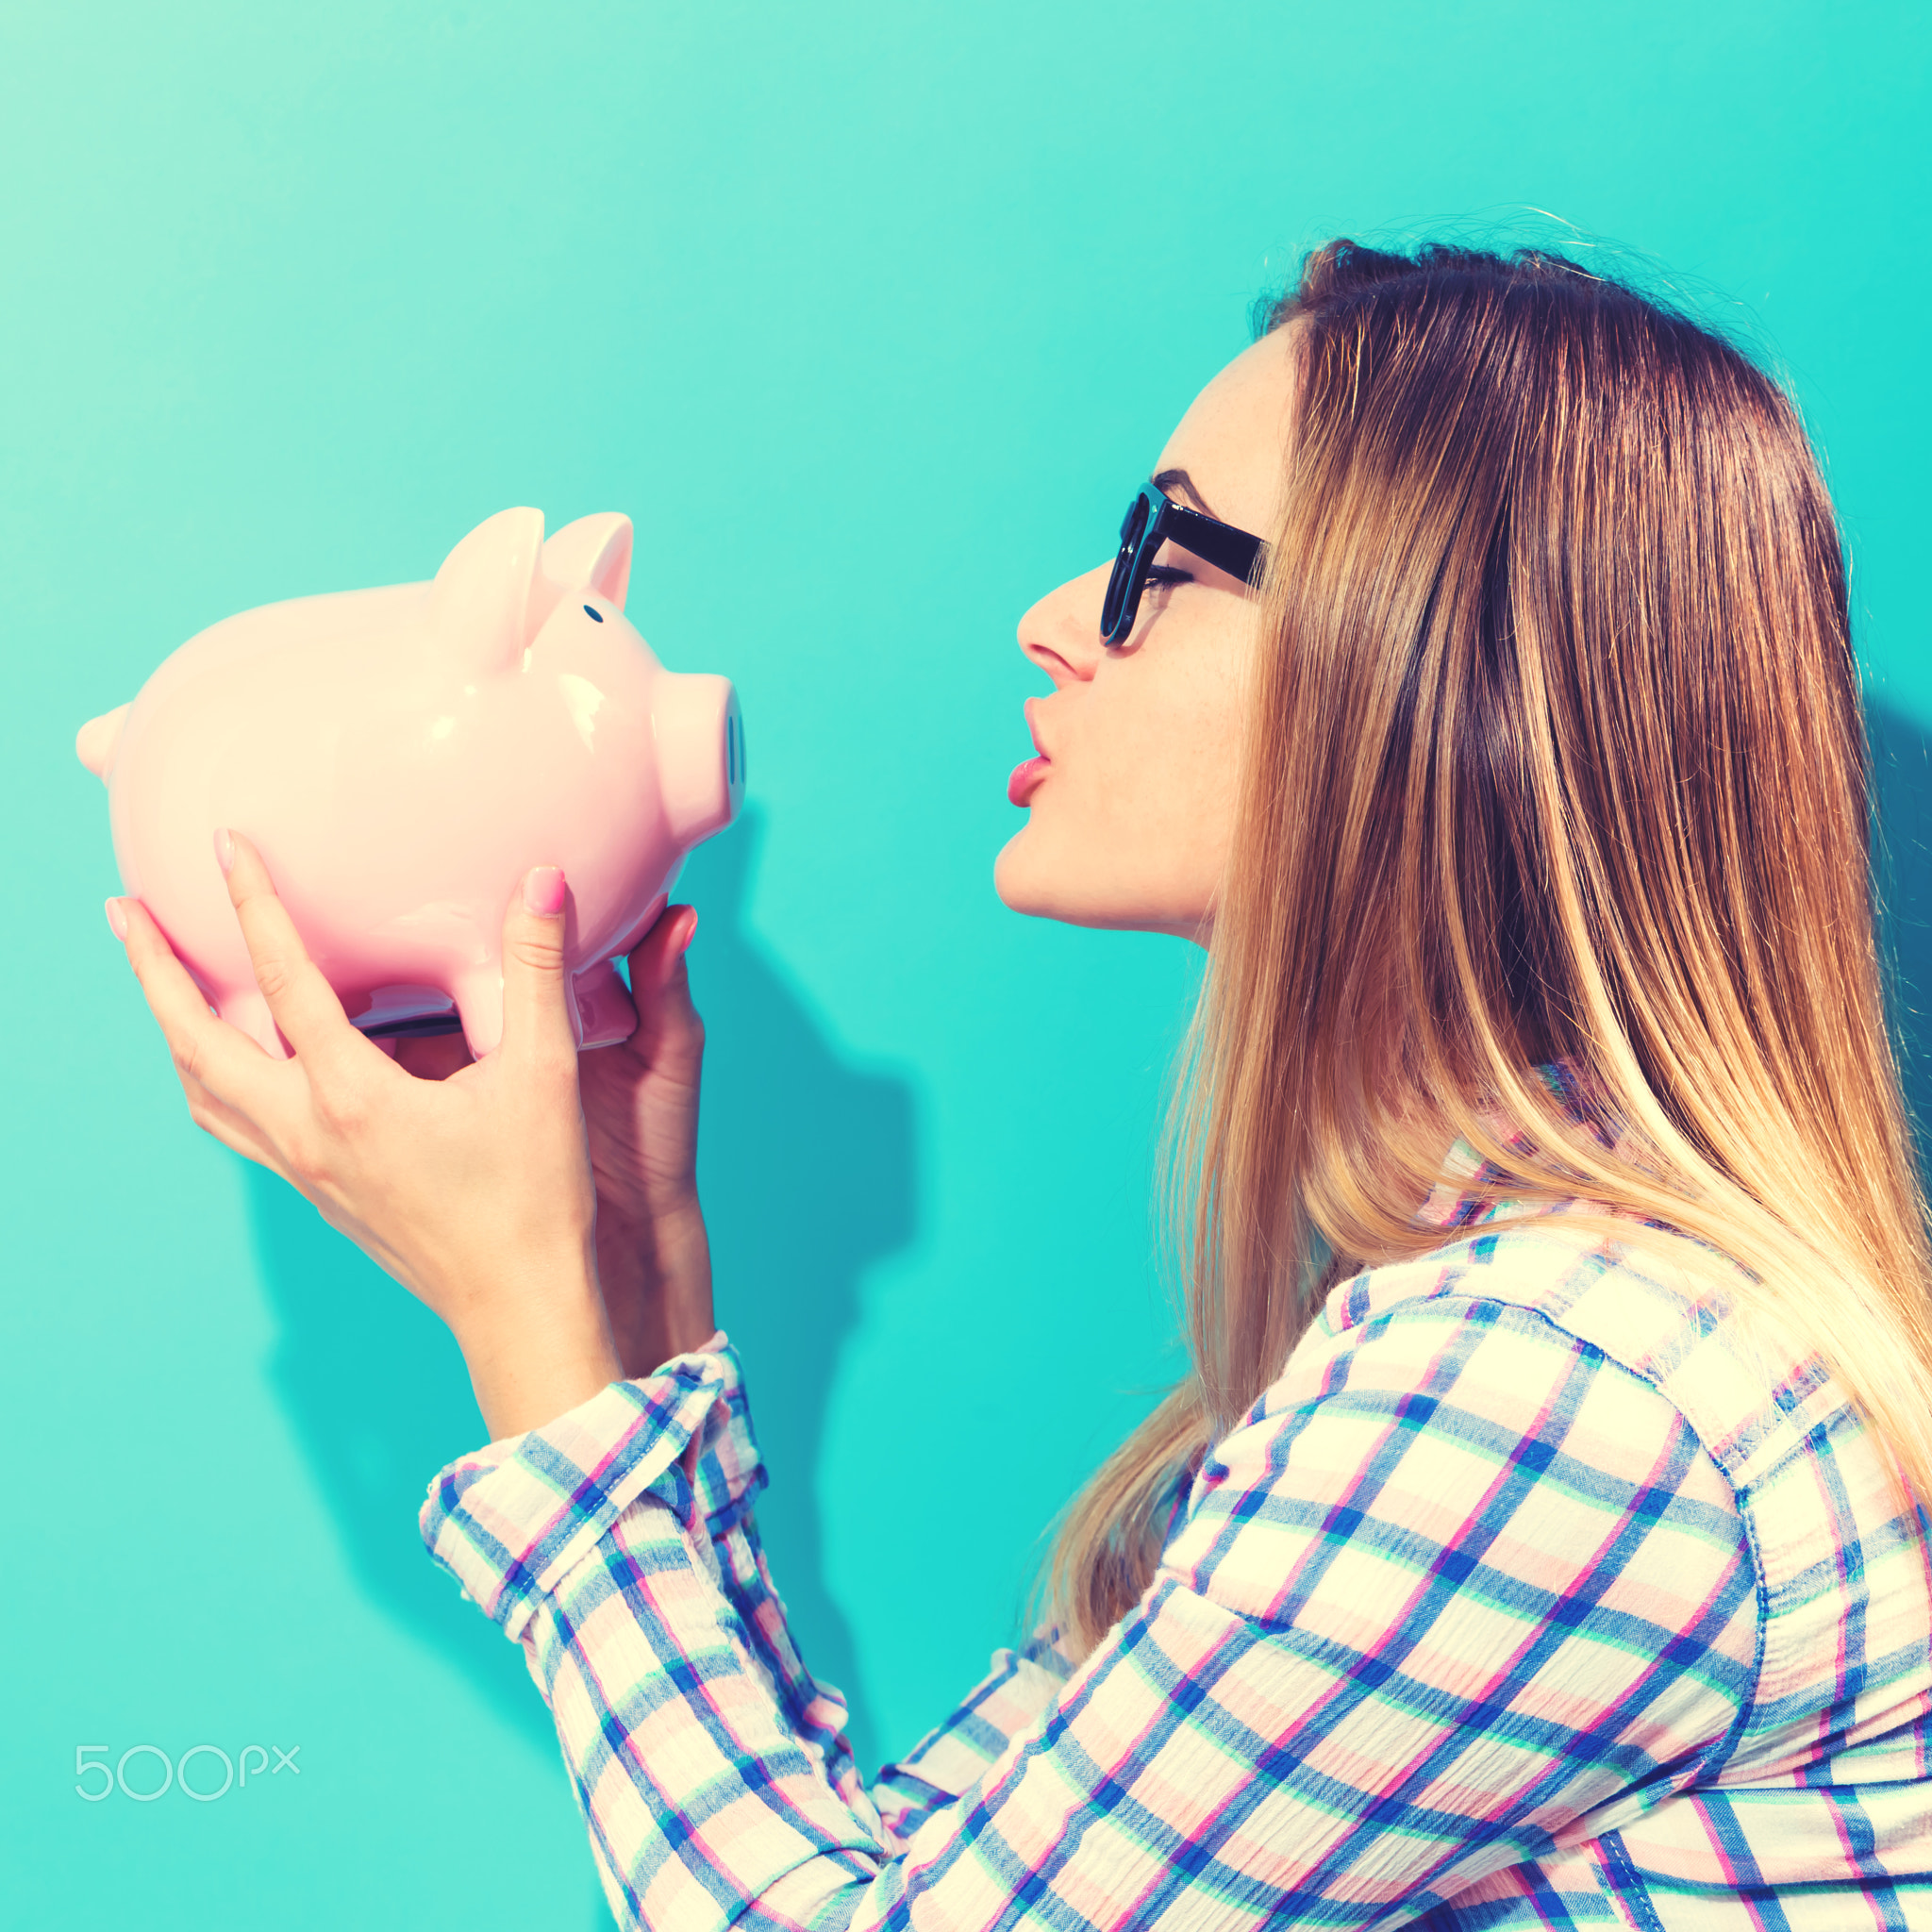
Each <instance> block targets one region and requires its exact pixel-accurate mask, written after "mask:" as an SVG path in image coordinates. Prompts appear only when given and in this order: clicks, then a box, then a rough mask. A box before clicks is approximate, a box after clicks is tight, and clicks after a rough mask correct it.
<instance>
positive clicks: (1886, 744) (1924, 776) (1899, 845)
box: [1866, 702, 1932, 1178]
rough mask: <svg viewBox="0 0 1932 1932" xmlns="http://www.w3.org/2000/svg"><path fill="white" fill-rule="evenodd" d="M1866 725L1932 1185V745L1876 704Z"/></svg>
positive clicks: (1902, 1008) (1901, 997) (1898, 1022)
mask: <svg viewBox="0 0 1932 1932" xmlns="http://www.w3.org/2000/svg"><path fill="white" fill-rule="evenodd" d="M1866 722H1867V725H1868V727H1869V730H1870V735H1871V740H1872V764H1873V776H1874V790H1875V791H1876V794H1877V805H1878V839H1877V841H1876V850H1875V855H1874V856H1875V858H1876V860H1877V866H1876V871H1877V884H1878V894H1879V902H1880V908H1881V910H1880V917H1879V935H1880V940H1881V943H1882V946H1883V948H1884V950H1885V952H1886V953H1887V954H1889V955H1890V958H1891V960H1892V961H1893V962H1894V964H1895V967H1896V971H1897V979H1896V985H1895V989H1894V991H1895V1004H1894V1007H1893V1011H1892V1023H1893V1032H1894V1037H1895V1038H1896V1040H1897V1041H1898V1046H1899V1066H1900V1072H1901V1074H1902V1075H1903V1082H1902V1084H1903V1086H1904V1088H1905V1096H1906V1107H1907V1111H1908V1112H1909V1114H1910V1115H1911V1118H1912V1120H1913V1122H1914V1124H1916V1126H1917V1129H1918V1139H1919V1161H1920V1168H1921V1171H1922V1172H1924V1173H1926V1174H1927V1175H1928V1178H1932V741H1928V740H1927V737H1926V734H1925V732H1924V730H1923V729H1922V728H1921V726H1920V725H1919V724H1917V723H1915V722H1914V721H1913V720H1912V719H1910V718H1908V717H1907V716H1906V715H1905V714H1904V713H1903V712H1901V711H1896V710H1894V709H1892V708H1891V707H1890V706H1889V705H1885V704H1880V703H1877V702H1871V703H1869V704H1868V708H1867V711H1866Z"/></svg>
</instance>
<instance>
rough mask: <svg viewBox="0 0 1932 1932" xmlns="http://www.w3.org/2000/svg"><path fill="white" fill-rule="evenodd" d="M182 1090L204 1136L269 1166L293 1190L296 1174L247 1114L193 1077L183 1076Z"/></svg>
mask: <svg viewBox="0 0 1932 1932" xmlns="http://www.w3.org/2000/svg"><path fill="white" fill-rule="evenodd" d="M181 1091H182V1092H183V1093H184V1094H186V1095H187V1097H188V1116H189V1118H190V1119H191V1120H192V1121H193V1123H194V1124H195V1125H196V1126H197V1127H199V1128H201V1129H202V1131H203V1132H204V1133H206V1134H209V1135H212V1136H213V1138H214V1139H215V1140H217V1141H220V1142H221V1143H222V1145H223V1146H224V1147H225V1148H227V1149H228V1151H229V1152H230V1153H231V1154H239V1155H241V1156H242V1158H243V1159H244V1160H252V1161H254V1162H255V1164H256V1165H257V1166H258V1167H265V1168H267V1169H268V1171H269V1172H270V1173H271V1174H279V1175H280V1176H281V1177H282V1179H283V1180H285V1181H287V1182H288V1183H289V1185H290V1186H291V1187H294V1186H295V1185H296V1183H295V1180H294V1177H293V1175H291V1174H290V1172H289V1170H288V1169H287V1167H285V1166H284V1165H283V1164H282V1161H281V1160H280V1158H278V1157H277V1155H276V1153H275V1149H274V1148H273V1147H271V1146H270V1145H269V1143H268V1142H267V1141H265V1140H264V1139H263V1138H262V1136H261V1134H260V1133H259V1132H258V1129H257V1127H256V1125H255V1123H254V1122H253V1121H251V1120H250V1119H249V1118H248V1117H247V1116H246V1115H245V1114H242V1113H238V1112H236V1110H235V1109H234V1108H232V1107H230V1106H229V1105H228V1104H227V1103H226V1102H225V1100H222V1099H220V1098H219V1097H218V1096H217V1095H215V1094H214V1093H212V1092H210V1091H208V1088H207V1087H206V1086H204V1085H203V1084H202V1082H201V1081H199V1080H197V1079H196V1078H195V1077H194V1075H193V1074H190V1073H186V1072H183V1073H182V1074H181Z"/></svg>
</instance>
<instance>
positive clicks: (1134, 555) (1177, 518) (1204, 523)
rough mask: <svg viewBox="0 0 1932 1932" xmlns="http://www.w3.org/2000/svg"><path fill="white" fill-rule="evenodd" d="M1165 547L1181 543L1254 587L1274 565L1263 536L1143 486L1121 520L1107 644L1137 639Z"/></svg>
mask: <svg viewBox="0 0 1932 1932" xmlns="http://www.w3.org/2000/svg"><path fill="white" fill-rule="evenodd" d="M1163 543H1177V544H1179V545H1180V547H1181V548H1182V549H1183V550H1185V551H1187V552H1188V553H1189V554H1190V555H1191V556H1194V557H1199V558H1205V559H1206V560H1207V561H1208V563H1211V564H1212V565H1214V567H1215V568H1216V569H1217V570H1224V571H1225V572H1226V573H1227V574H1228V575H1229V576H1232V577H1240V578H1241V579H1242V581H1243V582H1245V583H1249V584H1252V583H1254V582H1256V581H1257V579H1258V578H1259V576H1260V575H1261V571H1262V567H1263V566H1264V565H1265V564H1266V562H1267V561H1268V546H1267V544H1266V543H1264V542H1263V541H1261V539H1260V538H1258V537H1251V536H1250V535H1249V534H1248V533H1247V531H1245V530H1237V529H1236V528H1235V526H1234V525H1232V524H1224V523H1218V522H1217V521H1216V520H1215V519H1214V518H1213V517H1208V516H1203V515H1202V514H1201V512H1200V511H1199V510H1197V509H1189V508H1186V507H1185V506H1184V505H1182V504H1178V503H1176V502H1174V499H1173V497H1171V496H1169V495H1168V494H1167V492H1166V491H1163V490H1159V489H1157V488H1156V487H1155V485H1153V484H1152V483H1143V484H1141V488H1140V490H1139V491H1137V492H1136V493H1135V496H1134V500H1133V502H1132V503H1130V504H1129V505H1128V506H1127V513H1126V515H1125V516H1124V517H1123V518H1122V519H1121V548H1120V555H1119V556H1118V557H1116V558H1114V560H1113V575H1112V576H1110V577H1109V578H1108V580H1107V595H1106V597H1105V598H1104V599H1103V600H1102V602H1101V606H1100V641H1101V642H1102V643H1103V644H1106V645H1108V646H1109V647H1113V646H1117V645H1120V644H1124V643H1125V642H1126V641H1127V639H1128V638H1129V637H1130V636H1131V635H1132V633H1133V629H1134V619H1135V617H1136V616H1138V615H1139V613H1140V609H1141V591H1143V590H1145V589H1146V587H1147V573H1148V572H1149V571H1150V570H1151V569H1152V568H1153V564H1154V558H1155V555H1156V553H1157V552H1158V550H1159V548H1160V546H1161V545H1162V544H1163Z"/></svg>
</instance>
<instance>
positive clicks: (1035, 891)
mask: <svg viewBox="0 0 1932 1932" xmlns="http://www.w3.org/2000/svg"><path fill="white" fill-rule="evenodd" d="M1027 831H1028V827H1026V826H1024V825H1023V826H1022V827H1021V828H1020V830H1019V831H1018V832H1016V833H1015V834H1014V835H1013V836H1012V838H1010V839H1008V841H1007V842H1006V844H1005V845H1004V846H1002V847H1001V848H1000V856H999V858H996V859H995V860H994V861H993V869H992V883H993V890H994V891H996V892H997V893H998V894H999V895H1000V901H1001V903H1002V904H1003V905H1005V906H1006V907H1007V908H1008V909H1009V910H1011V911H1014V912H1024V914H1025V915H1026V916H1027V917H1028V918H1029V919H1057V920H1058V921H1060V922H1061V924H1066V925H1090V926H1097V927H1101V928H1103V929H1105V930H1107V931H1109V932H1157V933H1169V934H1173V935H1174V936H1175V937H1176V938H1181V939H1195V940H1199V941H1201V942H1202V943H1203V944H1205V943H1206V942H1207V924H1206V921H1205V920H1204V919H1202V918H1200V917H1198V916H1196V915H1194V914H1192V913H1183V912H1182V911H1180V910H1178V909H1176V908H1172V907H1169V906H1167V905H1165V904H1152V903H1144V904H1143V903H1142V902H1141V901H1140V900H1139V899H1131V898H1129V897H1127V896H1124V895H1122V894H1120V893H1118V892H1098V891H1095V890H1094V881H1092V880H1091V879H1082V878H1078V877H1073V876H1070V875H1069V872H1070V868H1068V867H1067V866H1065V865H1055V864H1052V863H1050V862H1049V856H1048V855H1047V854H1046V853H1044V852H1042V851H1041V849H1040V848H1039V846H1038V845H1037V844H1034V843H1030V842H1029V841H1028V838H1027Z"/></svg>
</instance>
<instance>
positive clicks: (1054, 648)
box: [1019, 564, 1112, 684]
mask: <svg viewBox="0 0 1932 1932" xmlns="http://www.w3.org/2000/svg"><path fill="white" fill-rule="evenodd" d="M1111 569H1112V566H1111V565H1110V564H1101V565H1100V566H1098V567H1097V568H1096V569H1093V570H1090V571H1089V572H1088V573H1087V574H1086V575H1084V576H1077V577H1073V578H1071V579H1069V580H1068V581H1067V582H1066V583H1064V584H1062V585H1061V586H1060V587H1059V589H1058V590H1057V591H1048V592H1047V593H1046V595H1045V596H1044V597H1042V598H1041V600H1040V602H1039V603H1038V604H1036V605H1035V606H1034V607H1033V608H1032V609H1030V610H1029V611H1027V613H1026V614H1025V616H1024V617H1023V618H1022V619H1021V620H1020V633H1019V635H1020V648H1021V649H1022V650H1023V651H1024V652H1025V654H1026V655H1027V656H1028V657H1029V658H1032V659H1033V661H1034V662H1035V663H1036V664H1038V665H1039V666H1040V668H1041V670H1042V671H1044V672H1045V673H1046V675H1048V676H1049V677H1051V678H1052V679H1053V681H1054V682H1055V683H1056V684H1064V683H1066V682H1067V681H1068V680H1069V679H1070V678H1076V677H1077V678H1087V677H1091V676H1092V675H1093V672H1094V668H1095V667H1096V666H1097V665H1098V664H1099V662H1100V660H1101V658H1102V657H1103V655H1104V653H1103V650H1102V647H1101V642H1100V603H1101V599H1102V598H1103V597H1104V596H1105V595H1106V594H1107V579H1108V574H1109V573H1110V571H1111Z"/></svg>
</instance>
